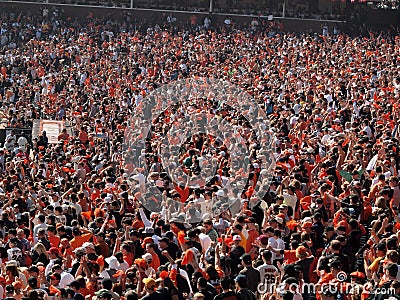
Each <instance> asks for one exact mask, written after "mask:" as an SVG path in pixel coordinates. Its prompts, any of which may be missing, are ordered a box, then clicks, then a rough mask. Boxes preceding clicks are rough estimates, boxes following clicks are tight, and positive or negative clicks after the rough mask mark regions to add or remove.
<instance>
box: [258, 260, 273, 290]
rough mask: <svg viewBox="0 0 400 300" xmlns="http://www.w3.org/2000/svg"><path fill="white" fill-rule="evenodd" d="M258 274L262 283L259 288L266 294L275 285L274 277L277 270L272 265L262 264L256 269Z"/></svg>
mask: <svg viewBox="0 0 400 300" xmlns="http://www.w3.org/2000/svg"><path fill="white" fill-rule="evenodd" d="M257 270H258V271H259V272H260V278H261V282H262V283H264V284H263V286H261V290H262V292H265V293H268V292H270V289H271V288H272V287H273V284H275V276H276V273H278V269H277V268H276V267H275V266H274V265H269V264H263V265H261V266H259V267H258V268H257Z"/></svg>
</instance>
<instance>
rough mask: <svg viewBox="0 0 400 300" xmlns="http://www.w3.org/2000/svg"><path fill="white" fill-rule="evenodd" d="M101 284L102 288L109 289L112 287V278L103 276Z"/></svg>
mask: <svg viewBox="0 0 400 300" xmlns="http://www.w3.org/2000/svg"><path fill="white" fill-rule="evenodd" d="M101 284H102V286H103V288H104V289H106V290H109V291H111V289H112V287H113V283H112V280H111V279H109V278H104V279H103V281H102V282H101Z"/></svg>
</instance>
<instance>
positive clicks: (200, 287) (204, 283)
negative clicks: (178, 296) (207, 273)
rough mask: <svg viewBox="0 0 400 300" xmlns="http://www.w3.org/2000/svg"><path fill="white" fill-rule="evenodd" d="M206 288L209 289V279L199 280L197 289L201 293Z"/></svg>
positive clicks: (201, 278)
mask: <svg viewBox="0 0 400 300" xmlns="http://www.w3.org/2000/svg"><path fill="white" fill-rule="evenodd" d="M206 288H207V279H205V278H204V277H200V278H199V279H197V289H198V290H199V291H201V290H203V289H206Z"/></svg>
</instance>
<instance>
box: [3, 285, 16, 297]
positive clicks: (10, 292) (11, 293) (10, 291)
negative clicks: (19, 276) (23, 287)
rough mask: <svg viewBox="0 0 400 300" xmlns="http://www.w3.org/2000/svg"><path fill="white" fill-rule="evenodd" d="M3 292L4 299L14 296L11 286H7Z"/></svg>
mask: <svg viewBox="0 0 400 300" xmlns="http://www.w3.org/2000/svg"><path fill="white" fill-rule="evenodd" d="M5 290H6V297H13V296H14V292H15V289H14V286H13V285H12V284H8V285H7V286H6V289H5Z"/></svg>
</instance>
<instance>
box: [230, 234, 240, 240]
mask: <svg viewBox="0 0 400 300" xmlns="http://www.w3.org/2000/svg"><path fill="white" fill-rule="evenodd" d="M232 240H233V241H241V240H242V238H241V237H240V235H234V236H233V238H232Z"/></svg>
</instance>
